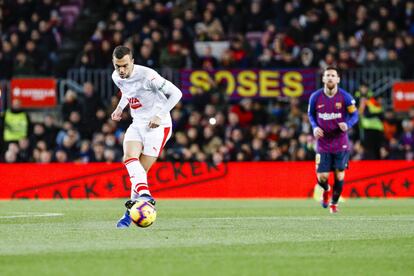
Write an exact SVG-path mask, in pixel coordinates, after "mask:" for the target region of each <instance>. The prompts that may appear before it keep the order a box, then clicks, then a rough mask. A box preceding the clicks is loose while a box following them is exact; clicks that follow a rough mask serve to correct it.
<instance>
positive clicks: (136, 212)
mask: <svg viewBox="0 0 414 276" xmlns="http://www.w3.org/2000/svg"><path fill="white" fill-rule="evenodd" d="M129 215H130V216H131V220H132V222H134V223H135V225H136V226H138V227H148V226H150V225H151V224H153V223H154V221H155V219H156V218H157V211H156V209H155V206H154V205H152V204H151V203H149V202H146V201H137V202H136V203H135V204H134V205H133V206H132V207H131V209H130V210H129Z"/></svg>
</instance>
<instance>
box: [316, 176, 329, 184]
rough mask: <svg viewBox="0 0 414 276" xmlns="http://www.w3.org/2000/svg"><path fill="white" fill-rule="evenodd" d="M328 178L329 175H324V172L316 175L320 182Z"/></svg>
mask: <svg viewBox="0 0 414 276" xmlns="http://www.w3.org/2000/svg"><path fill="white" fill-rule="evenodd" d="M328 178H329V175H325V174H320V175H318V179H319V181H320V182H322V183H325V182H328Z"/></svg>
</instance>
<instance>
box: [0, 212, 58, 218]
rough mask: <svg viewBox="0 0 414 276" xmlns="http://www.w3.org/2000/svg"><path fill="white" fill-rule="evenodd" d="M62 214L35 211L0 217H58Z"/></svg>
mask: <svg viewBox="0 0 414 276" xmlns="http://www.w3.org/2000/svg"><path fill="white" fill-rule="evenodd" d="M60 216H63V214H62V213H40V214H39V213H35V214H30V213H28V214H24V215H14V216H0V219H13V218H31V217H60Z"/></svg>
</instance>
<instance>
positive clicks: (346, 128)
mask: <svg viewBox="0 0 414 276" xmlns="http://www.w3.org/2000/svg"><path fill="white" fill-rule="evenodd" d="M338 126H339V128H340V129H341V130H342V131H343V132H345V131H347V130H348V125H347V124H346V123H344V122H342V123H338Z"/></svg>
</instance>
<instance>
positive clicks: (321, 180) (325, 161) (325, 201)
mask: <svg viewBox="0 0 414 276" xmlns="http://www.w3.org/2000/svg"><path fill="white" fill-rule="evenodd" d="M315 164H316V175H317V180H318V185H319V186H320V187H321V188H322V189H323V193H322V198H321V205H322V207H323V208H328V205H329V191H330V187H329V184H328V179H329V172H330V171H331V155H330V154H329V153H324V152H322V153H317V154H316V159H315Z"/></svg>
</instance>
